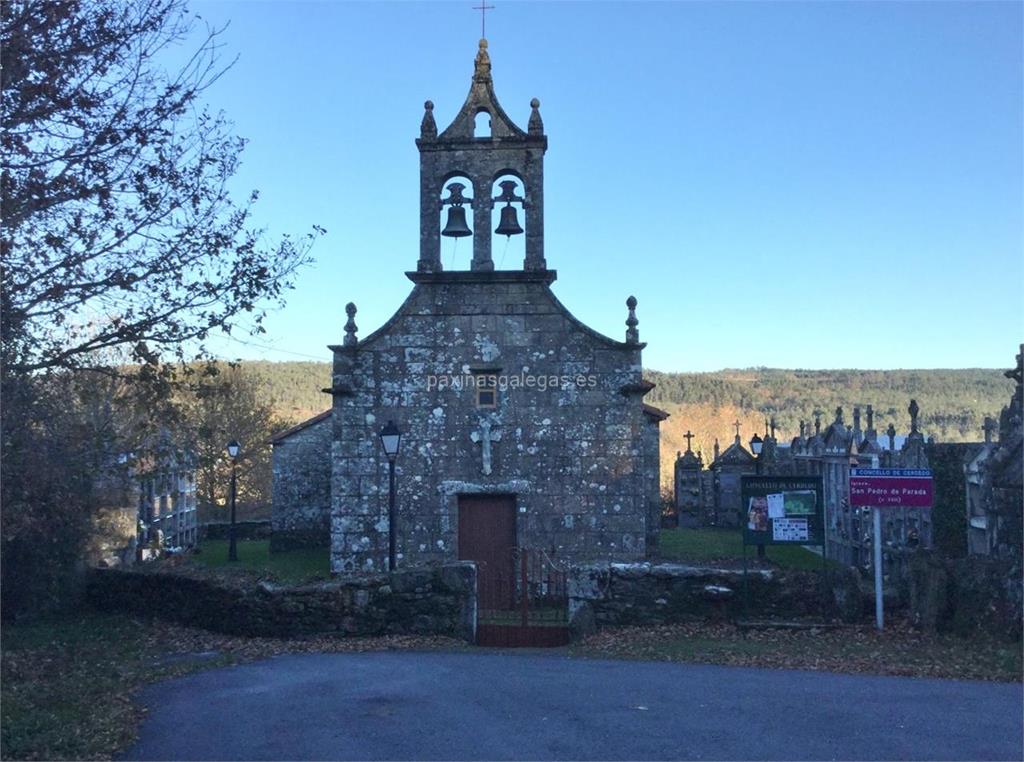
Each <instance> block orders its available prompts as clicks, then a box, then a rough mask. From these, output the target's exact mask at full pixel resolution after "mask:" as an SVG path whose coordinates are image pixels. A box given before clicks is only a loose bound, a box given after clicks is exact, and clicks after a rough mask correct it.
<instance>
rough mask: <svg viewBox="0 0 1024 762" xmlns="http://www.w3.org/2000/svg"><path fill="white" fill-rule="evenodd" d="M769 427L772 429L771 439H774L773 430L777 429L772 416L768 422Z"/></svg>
mask: <svg viewBox="0 0 1024 762" xmlns="http://www.w3.org/2000/svg"><path fill="white" fill-rule="evenodd" d="M770 425H771V429H772V439H775V429H776V428H777V426H776V425H775V416H774V415H773V416H772V419H771V421H770Z"/></svg>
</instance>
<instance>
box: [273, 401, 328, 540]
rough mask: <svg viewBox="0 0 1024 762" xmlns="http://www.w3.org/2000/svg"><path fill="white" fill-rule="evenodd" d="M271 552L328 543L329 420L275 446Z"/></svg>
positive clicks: (315, 424) (313, 425) (280, 441)
mask: <svg viewBox="0 0 1024 762" xmlns="http://www.w3.org/2000/svg"><path fill="white" fill-rule="evenodd" d="M273 468H274V490H273V495H274V498H273V499H274V509H273V514H272V518H271V528H272V535H271V540H270V547H271V550H274V551H278V550H288V549H289V548H293V547H317V546H326V545H329V544H330V526H331V419H330V416H328V417H327V418H325V419H324V420H322V421H319V422H317V423H314V424H312V425H310V426H307V427H305V428H303V429H301V430H299V431H296V432H295V433H293V434H291V435H289V436H288V437H286V438H285V439H281V440H278V441H276V442H275V443H274V452H273Z"/></svg>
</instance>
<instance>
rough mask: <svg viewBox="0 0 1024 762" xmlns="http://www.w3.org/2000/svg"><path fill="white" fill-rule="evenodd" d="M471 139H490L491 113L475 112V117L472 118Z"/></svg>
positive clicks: (484, 111) (485, 111)
mask: <svg viewBox="0 0 1024 762" xmlns="http://www.w3.org/2000/svg"><path fill="white" fill-rule="evenodd" d="M473 137H474V138H489V137H491V113H490V112H489V111H487V110H486V109H481V110H480V111H477V112H476V116H475V117H474V118H473Z"/></svg>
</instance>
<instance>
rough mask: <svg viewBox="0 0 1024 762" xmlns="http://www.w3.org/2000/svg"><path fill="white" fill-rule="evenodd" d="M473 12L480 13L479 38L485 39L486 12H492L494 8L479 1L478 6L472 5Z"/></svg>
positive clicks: (481, 0)
mask: <svg viewBox="0 0 1024 762" xmlns="http://www.w3.org/2000/svg"><path fill="white" fill-rule="evenodd" d="M473 10H474V11H480V36H481V37H487V11H493V10H494V6H493V5H487V4H486V3H485V2H483V0H480V5H474V6H473Z"/></svg>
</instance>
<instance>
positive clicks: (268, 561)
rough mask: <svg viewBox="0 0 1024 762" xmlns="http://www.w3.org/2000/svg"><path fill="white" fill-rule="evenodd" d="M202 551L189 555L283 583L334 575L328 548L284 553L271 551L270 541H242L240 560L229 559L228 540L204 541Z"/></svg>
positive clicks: (206, 563) (211, 564) (198, 560)
mask: <svg viewBox="0 0 1024 762" xmlns="http://www.w3.org/2000/svg"><path fill="white" fill-rule="evenodd" d="M199 550H200V552H199V553H197V554H195V555H194V556H190V560H191V561H192V562H194V563H198V564H201V565H203V566H208V567H210V568H216V569H221V570H225V569H229V568H233V567H236V566H237V568H239V569H244V570H247V571H259V572H265V573H267V574H268V575H269V576H272V577H274V578H275V579H277V580H278V581H280V582H293V583H297V582H308V581H310V580H314V579H328V578H329V577H330V576H331V564H330V551H329V550H328V549H327V548H300V549H297V550H287V551H284V552H281V553H271V552H270V540H239V541H238V562H237V564H232V563H229V562H228V541H227V540H204V541H203V543H202V544H201V545H200V548H199Z"/></svg>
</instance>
